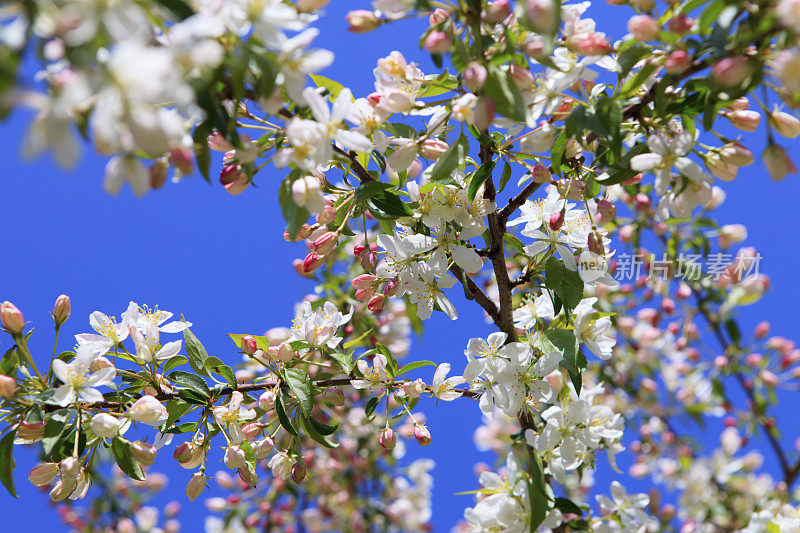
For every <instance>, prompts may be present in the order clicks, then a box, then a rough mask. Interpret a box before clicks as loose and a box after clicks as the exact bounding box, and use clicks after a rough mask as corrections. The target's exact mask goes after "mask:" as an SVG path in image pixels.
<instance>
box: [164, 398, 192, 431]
mask: <svg viewBox="0 0 800 533" xmlns="http://www.w3.org/2000/svg"><path fill="white" fill-rule="evenodd" d="M189 409H191V406H190V405H189V404H187V403H184V402H179V401H177V400H170V401H168V402H167V421H166V423H165V425H166V427H170V426H171V425H172V424H174V423H175V422H176V421H177V420H178V419H179V418H180V417H182V416H183V415H184V414H185V413H186V411H188V410H189Z"/></svg>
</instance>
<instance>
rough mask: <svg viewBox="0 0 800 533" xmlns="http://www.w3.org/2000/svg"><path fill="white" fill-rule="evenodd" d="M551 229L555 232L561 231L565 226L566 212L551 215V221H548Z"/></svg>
mask: <svg viewBox="0 0 800 533" xmlns="http://www.w3.org/2000/svg"><path fill="white" fill-rule="evenodd" d="M548 224H549V226H550V229H551V230H553V231H558V230H560V229H561V226H563V225H564V210H563V209H562V210H561V211H559V212H558V213H553V214H552V215H550V220H549V221H548Z"/></svg>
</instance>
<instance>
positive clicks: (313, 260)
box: [303, 252, 325, 274]
mask: <svg viewBox="0 0 800 533" xmlns="http://www.w3.org/2000/svg"><path fill="white" fill-rule="evenodd" d="M324 262H325V257H324V256H321V255H319V254H316V253H314V252H311V253H310V254H308V255H307V256H306V258H305V259H303V272H305V273H306V274H308V273H309V272H314V271H315V270H316V269H318V268H319V267H320V266H321V265H322V263H324Z"/></svg>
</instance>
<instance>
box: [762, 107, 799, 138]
mask: <svg viewBox="0 0 800 533" xmlns="http://www.w3.org/2000/svg"><path fill="white" fill-rule="evenodd" d="M769 118H770V122H771V123H772V126H773V127H774V128H775V131H777V132H778V133H780V134H781V135H783V136H784V137H788V138H789V139H794V138H795V137H797V136H798V135H800V120H798V119H797V117H795V116H794V115H790V114H789V113H785V112H783V111H779V110H778V109H777V108H776V109H775V110H773V111H772V113H770V116H769Z"/></svg>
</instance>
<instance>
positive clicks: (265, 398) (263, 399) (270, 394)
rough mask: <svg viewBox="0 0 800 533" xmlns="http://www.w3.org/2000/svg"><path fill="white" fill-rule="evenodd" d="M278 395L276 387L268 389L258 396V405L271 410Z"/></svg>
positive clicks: (265, 409)
mask: <svg viewBox="0 0 800 533" xmlns="http://www.w3.org/2000/svg"><path fill="white" fill-rule="evenodd" d="M277 399H278V398H277V395H276V394H275V390H274V389H267V390H265V391H264V392H262V393H261V396H259V397H258V406H259V407H260V408H262V409H263V410H264V411H269V410H270V409H272V407H273V406H274V405H275V401H276V400H277Z"/></svg>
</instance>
